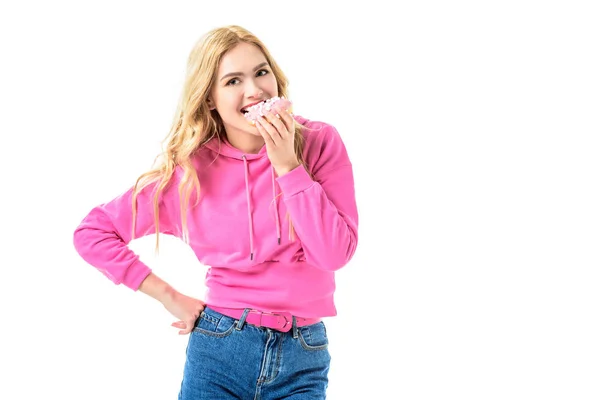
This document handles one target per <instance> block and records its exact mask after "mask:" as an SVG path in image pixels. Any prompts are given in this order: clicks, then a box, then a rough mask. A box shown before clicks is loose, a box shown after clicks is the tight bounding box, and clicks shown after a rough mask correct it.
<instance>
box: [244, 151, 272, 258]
mask: <svg viewBox="0 0 600 400" xmlns="http://www.w3.org/2000/svg"><path fill="white" fill-rule="evenodd" d="M242 159H243V160H244V180H245V182H246V203H247V205H248V229H249V232H250V260H254V221H253V220H252V200H251V198H250V180H249V178H248V175H249V171H248V160H247V159H246V156H242ZM271 185H272V186H273V204H274V208H275V226H276V228H277V244H281V226H279V207H277V196H278V194H277V189H276V184H275V168H273V167H271Z"/></svg>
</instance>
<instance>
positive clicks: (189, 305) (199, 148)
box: [74, 26, 358, 399]
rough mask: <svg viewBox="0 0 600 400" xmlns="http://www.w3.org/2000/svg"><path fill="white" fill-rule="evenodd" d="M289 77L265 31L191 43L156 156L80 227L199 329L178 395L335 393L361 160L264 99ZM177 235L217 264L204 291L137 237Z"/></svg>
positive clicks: (77, 239) (107, 267)
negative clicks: (172, 280)
mask: <svg viewBox="0 0 600 400" xmlns="http://www.w3.org/2000/svg"><path fill="white" fill-rule="evenodd" d="M287 84H288V83H287V79H286V77H285V75H284V74H283V72H282V71H281V69H280V68H279V67H278V66H277V63H276V62H275V60H274V59H273V57H272V56H271V54H270V53H269V51H268V50H267V48H266V47H265V46H264V45H263V43H262V42H261V41H260V40H258V38H256V37H255V36H254V35H253V34H251V33H250V32H248V31H247V30H245V29H243V28H241V27H239V26H227V27H223V28H219V29H214V30H212V31H211V32H208V33H207V34H206V35H205V36H204V37H203V38H201V40H200V41H199V42H198V43H197V44H196V46H195V47H194V48H193V50H192V52H191V54H190V56H189V60H188V68H187V75H186V79H185V84H184V88H183V93H182V97H181V100H180V103H179V107H178V110H177V113H176V116H175V120H174V122H173V126H172V129H171V131H170V132H169V135H168V136H167V138H166V146H165V151H164V153H163V155H162V158H160V159H159V160H158V163H157V165H156V168H155V169H153V170H151V171H149V172H147V173H146V174H144V175H142V176H141V177H140V178H139V179H138V181H137V182H136V184H135V185H133V187H132V188H131V189H129V190H128V191H127V192H125V193H124V194H122V195H121V196H119V197H117V198H115V199H113V200H112V201H110V202H108V203H105V204H102V205H100V206H98V207H95V208H94V209H92V210H91V211H90V213H89V214H88V215H87V216H86V217H85V218H84V219H83V221H82V222H81V224H80V225H79V226H78V227H77V229H76V230H75V233H74V245H75V248H76V249H77V251H78V252H79V254H80V255H81V256H82V257H83V259H84V260H86V261H87V262H88V263H89V264H91V265H92V266H94V267H96V268H97V269H98V270H100V271H101V272H102V273H103V274H104V275H106V276H107V277H108V278H109V279H110V280H112V281H113V282H114V283H115V284H123V285H125V286H127V287H129V288H130V289H133V290H139V291H141V292H143V293H146V294H148V295H149V296H151V297H153V298H155V299H157V300H159V301H160V302H161V303H162V304H163V305H164V307H165V308H166V309H167V310H168V311H169V312H170V313H171V314H172V315H173V316H174V317H175V318H176V319H177V322H174V323H173V324H172V325H173V326H174V327H175V328H178V329H179V333H180V334H188V333H189V334H190V337H189V342H188V346H187V350H186V363H185V366H184V371H183V380H182V385H181V389H180V394H179V398H180V399H217V398H218V399H223V398H240V399H241V398H244V399H246V398H261V399H280V398H286V399H324V398H325V392H326V388H327V382H328V379H327V374H328V371H329V363H330V356H329V352H328V349H327V347H328V339H327V334H326V329H325V325H324V323H323V321H321V318H323V317H329V316H334V315H336V308H335V305H334V302H333V294H334V290H335V281H334V273H335V271H336V270H338V269H340V268H342V267H343V266H344V265H346V264H347V263H348V262H349V261H350V259H351V258H352V256H353V255H354V252H355V250H356V246H357V229H358V213H357V208H356V200H355V194H354V182H353V175H352V165H351V162H350V160H349V158H348V154H347V152H346V149H345V146H344V144H343V142H342V139H341V137H340V135H339V134H338V132H337V131H336V129H335V128H334V127H333V126H331V125H329V124H326V123H324V122H316V121H310V120H308V119H306V118H303V117H300V116H298V115H293V114H292V113H291V110H290V108H289V107H288V108H287V109H280V108H277V107H275V108H273V109H272V110H271V112H268V113H266V115H265V116H264V117H261V118H259V119H258V120H257V121H256V123H255V124H253V125H252V124H250V123H248V121H247V120H246V118H245V117H244V111H246V109H247V108H248V107H250V106H252V105H254V104H257V103H260V102H263V101H265V100H268V99H270V98H273V97H276V96H283V97H287ZM152 233H156V240H157V241H156V246H157V247H158V244H159V243H158V238H159V235H158V233H163V234H170V235H175V236H177V237H179V238H181V239H182V240H184V241H185V242H186V243H188V244H189V245H190V247H191V248H192V249H193V251H194V253H195V254H196V256H197V257H198V260H199V261H200V262H201V263H202V264H204V265H206V266H208V272H207V276H206V281H205V284H206V288H207V292H206V298H205V299H204V300H200V299H195V298H192V297H189V296H186V295H184V294H182V293H180V292H178V291H177V290H175V289H174V288H173V287H171V286H170V285H169V284H168V283H167V282H165V281H163V280H162V279H160V278H159V277H158V276H156V275H155V274H154V273H153V272H152V271H151V269H150V268H149V267H148V266H147V265H145V264H144V263H142V262H141V261H140V259H139V257H138V256H137V255H136V254H135V253H134V252H133V251H132V250H130V249H129V248H128V246H127V244H128V243H129V242H130V241H131V240H133V239H134V238H138V237H141V236H144V235H149V234H152Z"/></svg>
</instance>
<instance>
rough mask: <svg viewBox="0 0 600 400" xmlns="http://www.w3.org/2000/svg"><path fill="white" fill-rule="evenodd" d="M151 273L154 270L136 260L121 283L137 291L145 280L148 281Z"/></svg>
mask: <svg viewBox="0 0 600 400" xmlns="http://www.w3.org/2000/svg"><path fill="white" fill-rule="evenodd" d="M151 272H152V270H151V269H150V268H149V267H148V266H147V265H146V264H144V263H143V262H141V261H140V260H136V261H135V262H134V263H133V264H131V266H130V267H129V268H128V269H127V273H126V274H125V276H124V277H123V281H122V282H121V283H122V284H123V285H125V286H127V287H128V288H130V289H132V290H135V291H137V290H138V288H139V287H140V285H141V284H142V282H143V280H144V279H146V277H147V276H148V275H150V273H151Z"/></svg>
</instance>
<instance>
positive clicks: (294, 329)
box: [292, 316, 298, 339]
mask: <svg viewBox="0 0 600 400" xmlns="http://www.w3.org/2000/svg"><path fill="white" fill-rule="evenodd" d="M292 333H293V334H294V339H298V326H296V317H294V316H292Z"/></svg>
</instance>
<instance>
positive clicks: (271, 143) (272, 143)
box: [256, 117, 275, 147]
mask: <svg viewBox="0 0 600 400" xmlns="http://www.w3.org/2000/svg"><path fill="white" fill-rule="evenodd" d="M263 121H264V118H263V117H259V118H258V119H257V120H256V128H257V129H258V133H260V135H261V136H262V137H263V139H265V143H266V145H267V146H268V147H275V141H274V140H273V137H272V136H271V135H270V134H269V132H267V130H266V128H265V125H263V124H267V122H266V121H264V122H263ZM269 125H270V124H269Z"/></svg>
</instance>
